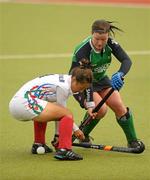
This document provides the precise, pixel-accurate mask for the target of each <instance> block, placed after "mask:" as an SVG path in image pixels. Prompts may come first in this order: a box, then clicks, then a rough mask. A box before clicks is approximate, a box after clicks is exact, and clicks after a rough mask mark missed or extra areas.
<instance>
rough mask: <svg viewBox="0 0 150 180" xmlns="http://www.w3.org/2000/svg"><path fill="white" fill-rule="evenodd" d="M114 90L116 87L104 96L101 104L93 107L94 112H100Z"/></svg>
mask: <svg viewBox="0 0 150 180" xmlns="http://www.w3.org/2000/svg"><path fill="white" fill-rule="evenodd" d="M113 92H114V89H113V88H111V89H110V90H109V91H108V93H107V94H106V95H105V96H104V98H103V99H102V100H101V101H100V102H99V104H98V105H97V106H96V107H95V108H94V109H93V113H94V112H98V111H99V109H100V108H101V107H102V106H103V104H104V103H105V102H106V101H107V99H108V98H109V96H110V95H111V94H112V93H113Z"/></svg>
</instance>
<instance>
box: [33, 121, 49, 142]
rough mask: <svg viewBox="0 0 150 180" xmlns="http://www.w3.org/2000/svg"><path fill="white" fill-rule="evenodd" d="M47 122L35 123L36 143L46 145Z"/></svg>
mask: <svg viewBox="0 0 150 180" xmlns="http://www.w3.org/2000/svg"><path fill="white" fill-rule="evenodd" d="M46 126H47V122H43V123H41V122H37V121H34V143H41V144H45V132H46Z"/></svg>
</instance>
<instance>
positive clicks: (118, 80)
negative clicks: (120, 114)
mask: <svg viewBox="0 0 150 180" xmlns="http://www.w3.org/2000/svg"><path fill="white" fill-rule="evenodd" d="M123 76H124V73H123V72H117V73H115V74H113V75H112V78H111V83H112V87H113V88H114V89H115V90H118V91H119V90H120V89H121V88H122V86H123V84H124V82H123Z"/></svg>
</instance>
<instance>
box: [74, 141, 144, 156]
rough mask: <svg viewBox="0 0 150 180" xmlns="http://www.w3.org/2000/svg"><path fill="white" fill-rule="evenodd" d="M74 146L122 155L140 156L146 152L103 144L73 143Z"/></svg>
mask: <svg viewBox="0 0 150 180" xmlns="http://www.w3.org/2000/svg"><path fill="white" fill-rule="evenodd" d="M72 145H73V146H76V147H83V148H92V149H99V150H104V151H116V152H122V153H135V154H140V153H142V152H143V151H144V149H140V148H138V147H137V148H128V147H117V146H108V145H101V144H98V145H97V144H89V143H73V144H72Z"/></svg>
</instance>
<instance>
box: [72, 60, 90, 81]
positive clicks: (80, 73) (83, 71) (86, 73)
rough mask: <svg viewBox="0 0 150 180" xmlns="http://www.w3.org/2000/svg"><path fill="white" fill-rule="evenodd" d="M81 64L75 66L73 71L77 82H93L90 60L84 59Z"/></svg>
mask: <svg viewBox="0 0 150 180" xmlns="http://www.w3.org/2000/svg"><path fill="white" fill-rule="evenodd" d="M79 64H80V66H79V67H75V68H73V69H72V71H71V75H72V77H75V78H76V80H77V82H79V83H89V84H91V83H92V81H93V73H92V70H91V65H90V63H89V60H87V59H82V60H81V61H80V62H79Z"/></svg>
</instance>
